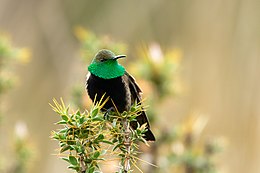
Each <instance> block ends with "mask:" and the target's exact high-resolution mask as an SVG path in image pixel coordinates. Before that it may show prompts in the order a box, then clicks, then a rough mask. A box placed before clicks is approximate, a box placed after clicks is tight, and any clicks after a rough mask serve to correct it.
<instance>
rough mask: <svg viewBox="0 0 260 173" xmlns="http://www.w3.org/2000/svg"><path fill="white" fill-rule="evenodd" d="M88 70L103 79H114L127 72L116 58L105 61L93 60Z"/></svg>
mask: <svg viewBox="0 0 260 173" xmlns="http://www.w3.org/2000/svg"><path fill="white" fill-rule="evenodd" d="M88 71H89V72H90V73H92V74H94V75H96V76H98V77H100V78H103V79H112V78H116V77H120V76H123V75H124V74H125V68H124V67H123V66H122V65H120V64H118V62H117V61H116V60H107V61H105V62H95V61H93V62H92V63H91V64H90V65H89V66H88Z"/></svg>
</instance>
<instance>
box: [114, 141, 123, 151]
mask: <svg viewBox="0 0 260 173" xmlns="http://www.w3.org/2000/svg"><path fill="white" fill-rule="evenodd" d="M121 145H122V144H121V143H119V144H117V145H116V146H114V147H113V149H112V150H113V151H115V150H116V149H117V148H118V147H120V146H121Z"/></svg>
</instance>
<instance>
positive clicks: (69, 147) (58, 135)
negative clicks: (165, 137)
mask: <svg viewBox="0 0 260 173" xmlns="http://www.w3.org/2000/svg"><path fill="white" fill-rule="evenodd" d="M106 101H107V99H106V100H104V99H101V101H100V102H96V103H95V104H93V105H92V107H91V109H90V111H85V112H83V113H81V112H80V111H76V112H73V113H69V106H65V104H64V102H63V101H62V99H61V100H60V102H61V103H58V102H57V100H55V99H54V100H53V103H54V105H51V106H52V108H53V110H54V111H55V112H56V113H58V114H59V115H60V117H61V120H60V121H59V122H57V124H59V125H61V126H62V127H63V128H61V129H59V130H57V131H53V132H52V138H53V139H55V140H57V141H59V144H60V150H59V151H60V155H62V156H61V158H62V159H63V160H65V161H67V162H68V163H69V166H68V168H69V169H73V170H75V171H76V172H78V173H93V172H96V173H97V172H101V169H100V164H102V162H105V161H106V159H105V157H107V155H109V156H117V157H118V158H119V159H120V160H121V162H120V166H119V167H120V168H119V172H120V173H123V172H124V173H128V172H132V165H133V166H134V167H136V168H137V169H139V170H140V168H138V167H137V165H136V162H137V160H138V157H137V154H138V153H139V151H138V149H139V145H140V144H139V143H140V142H141V143H144V144H146V145H147V142H146V140H145V139H144V138H143V136H144V133H145V131H146V124H144V125H142V126H139V127H138V128H137V129H136V130H134V129H132V128H131V127H130V122H132V121H136V117H137V116H138V115H139V114H140V113H141V112H142V110H143V108H142V107H141V106H140V104H133V105H132V106H131V108H130V110H129V111H127V112H126V111H125V112H123V113H122V114H120V113H118V112H109V113H108V114H109V115H106V116H104V113H102V112H101V109H102V107H103V105H104V104H105V103H106ZM140 171H141V170H140Z"/></svg>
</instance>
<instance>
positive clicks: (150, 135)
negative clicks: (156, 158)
mask: <svg viewBox="0 0 260 173" xmlns="http://www.w3.org/2000/svg"><path fill="white" fill-rule="evenodd" d="M144 135H145V136H144V139H145V140H147V141H155V137H154V135H153V132H152V131H151V130H150V129H147V131H146V132H145V133H144Z"/></svg>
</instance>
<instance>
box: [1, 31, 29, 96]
mask: <svg viewBox="0 0 260 173" xmlns="http://www.w3.org/2000/svg"><path fill="white" fill-rule="evenodd" d="M29 58H30V51H29V50H28V49H26V48H15V47H13V46H12V44H11V41H10V38H9V37H8V36H7V35H4V34H0V96H1V95H2V94H3V93H4V92H6V91H7V90H8V89H10V88H11V87H12V86H13V83H14V76H12V67H13V64H14V63H17V62H18V63H27V62H28V61H29Z"/></svg>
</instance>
